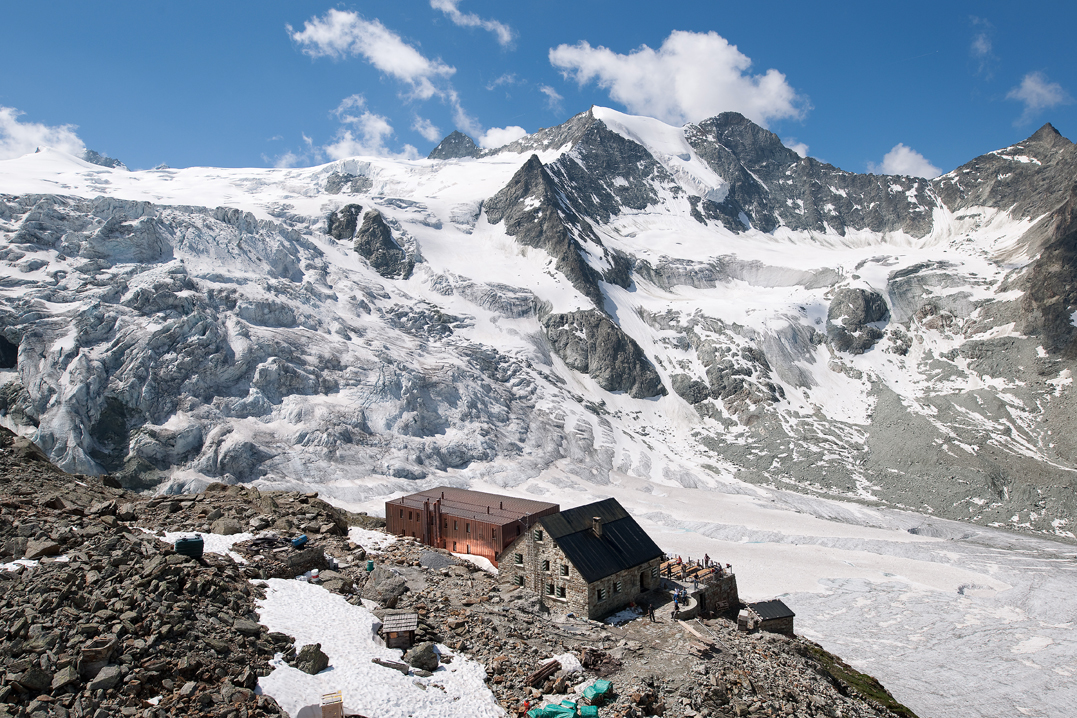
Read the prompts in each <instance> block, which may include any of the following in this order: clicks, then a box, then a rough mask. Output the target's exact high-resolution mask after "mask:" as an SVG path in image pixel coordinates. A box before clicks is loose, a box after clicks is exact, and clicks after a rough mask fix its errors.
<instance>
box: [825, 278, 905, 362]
mask: <svg viewBox="0 0 1077 718" xmlns="http://www.w3.org/2000/svg"><path fill="white" fill-rule="evenodd" d="M889 318H890V310H889V309H888V308H887V306H886V300H885V299H883V298H882V297H881V296H879V294H878V293H877V292H872V291H869V290H867V289H851V288H846V289H839V290H838V291H837V292H836V293H835V294H834V298H833V299H832V300H831V301H830V309H829V310H828V311H827V317H826V331H827V338H828V339H829V340H830V342H831V344H833V345H834V348H835V349H837V350H838V351H842V352H849V353H850V354H863V353H864V352H866V351H867V350H869V349H871V348H872V347H873V346H875V344H876V343H877V342H878V341H879V340H880V339H882V338H883V332H882V330H881V329H880V328H879V326H880V325H884V324H885V323H886V321H887V320H888V319H889Z"/></svg>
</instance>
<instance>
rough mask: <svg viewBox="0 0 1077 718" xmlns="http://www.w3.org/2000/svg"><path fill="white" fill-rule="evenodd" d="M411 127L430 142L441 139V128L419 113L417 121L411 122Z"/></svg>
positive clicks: (416, 117)
mask: <svg viewBox="0 0 1077 718" xmlns="http://www.w3.org/2000/svg"><path fill="white" fill-rule="evenodd" d="M411 129H413V130H415V131H416V132H418V133H419V134H420V135H422V136H423V139H425V140H427V141H429V142H434V141H435V140H440V139H441V130H439V129H438V128H437V126H436V125H435V124H434V123H433V122H431V121H430V120H428V119H426V118H423V117H419V116H418V115H416V116H415V121H414V122H412V123H411Z"/></svg>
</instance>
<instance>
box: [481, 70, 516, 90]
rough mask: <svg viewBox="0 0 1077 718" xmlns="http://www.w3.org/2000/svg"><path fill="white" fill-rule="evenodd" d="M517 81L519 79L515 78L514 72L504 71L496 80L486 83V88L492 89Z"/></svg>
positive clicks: (513, 83)
mask: <svg viewBox="0 0 1077 718" xmlns="http://www.w3.org/2000/svg"><path fill="white" fill-rule="evenodd" d="M517 82H519V80H517V79H516V73H514V72H506V73H504V74H503V75H501V76H500V77H498V78H497V79H496V80H494V81H493V82H491V83H490V84H489V85H487V86H486V89H487V90H493V89H496V88H498V87H500V86H501V85H515V84H516V83H517Z"/></svg>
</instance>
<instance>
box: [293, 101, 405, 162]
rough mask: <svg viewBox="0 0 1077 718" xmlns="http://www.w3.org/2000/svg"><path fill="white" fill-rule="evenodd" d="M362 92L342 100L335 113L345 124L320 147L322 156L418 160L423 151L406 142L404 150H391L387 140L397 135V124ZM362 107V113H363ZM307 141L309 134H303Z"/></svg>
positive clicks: (318, 152) (319, 152)
mask: <svg viewBox="0 0 1077 718" xmlns="http://www.w3.org/2000/svg"><path fill="white" fill-rule="evenodd" d="M365 107H366V100H365V99H364V98H363V96H362V95H350V96H348V97H345V98H344V99H343V100H341V101H340V104H339V105H338V106H337V108H336V109H335V110H333V114H334V115H336V116H337V118H338V119H339V120H340V122H341V125H342V127H340V129H338V130H337V133H336V135H335V136H334V138H333V141H332V142H330V143H329V144H327V145H323V146H322V147H319V148H318V149H317V154H318V155H319V156H327V157H329V158H330V159H334V160H339V159H344V158H345V157H356V156H359V155H362V156H366V157H401V158H404V159H415V158H417V157H418V156H419V151H418V150H416V149H415V148H414V147H412V146H411V145H404V148H403V150H402V151H401V152H398V153H394V152H391V151H390V150H389V149H388V148H387V147H386V146H385V142H386V140H388V139H389V138H390V137H392V136H393V126H392V125H391V124H389V119H388V118H387V117H385V116H383V115H378V114H375V113H373V112H371V111H369V110H367V109H365ZM359 110H362V112H359ZM303 139H304V140H306V139H307V138H306V136H305V135H304V137H303Z"/></svg>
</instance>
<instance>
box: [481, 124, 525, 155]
mask: <svg viewBox="0 0 1077 718" xmlns="http://www.w3.org/2000/svg"><path fill="white" fill-rule="evenodd" d="M526 134H527V130H525V129H524V128H522V127H517V126H516V125H509V126H508V127H491V128H490V129H488V130H487V131H486V132H484V133H483V134H481V135H480V136H479V138H478V140H479V146H480V147H483V148H485V149H494V148H495V147H504V146H505V145H507V144H508V143H510V142H515V141H516V140H518V139H520V138H521V137H523V136H525V135H526Z"/></svg>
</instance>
